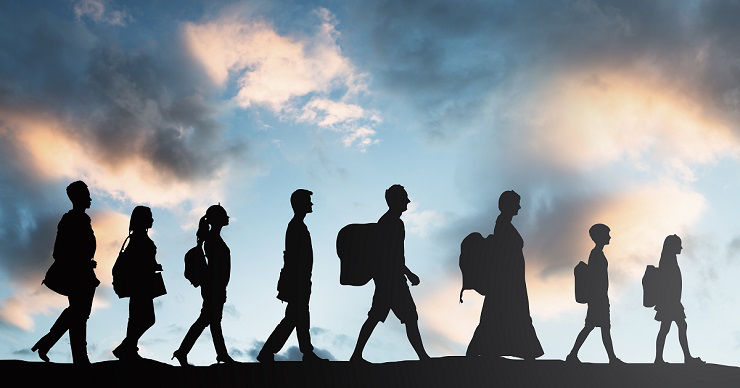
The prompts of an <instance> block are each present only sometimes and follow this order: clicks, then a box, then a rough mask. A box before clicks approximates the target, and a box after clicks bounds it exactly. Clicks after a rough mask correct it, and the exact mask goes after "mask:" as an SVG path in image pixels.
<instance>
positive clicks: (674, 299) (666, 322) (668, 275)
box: [655, 234, 704, 364]
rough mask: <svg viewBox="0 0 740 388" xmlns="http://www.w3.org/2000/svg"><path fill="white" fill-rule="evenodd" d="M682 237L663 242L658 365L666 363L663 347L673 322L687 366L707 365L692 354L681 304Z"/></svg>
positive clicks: (660, 264) (660, 266)
mask: <svg viewBox="0 0 740 388" xmlns="http://www.w3.org/2000/svg"><path fill="white" fill-rule="evenodd" d="M682 249H683V247H682V246H681V238H679V237H678V236H676V235H675V234H672V235H670V236H668V237H666V238H665V240H664V241H663V250H662V251H661V252H660V263H659V264H658V268H659V271H660V272H659V273H660V279H661V285H662V287H661V292H660V297H659V298H658V300H657V303H656V305H655V311H656V313H655V320H656V321H660V330H659V331H658V338H657V339H656V340H655V363H656V364H665V363H666V362H665V361H663V347H664V346H665V337H666V335H668V331H669V330H670V329H671V322H676V326H678V342H679V343H680V344H681V350H683V357H684V362H685V363H686V364H703V363H704V361H702V359H701V358H699V357H692V356H691V352H689V340H688V339H687V338H686V314H685V313H684V309H683V304H681V288H682V284H681V269H680V268H678V259H677V258H676V256H677V255H678V254H679V253H681V250H682Z"/></svg>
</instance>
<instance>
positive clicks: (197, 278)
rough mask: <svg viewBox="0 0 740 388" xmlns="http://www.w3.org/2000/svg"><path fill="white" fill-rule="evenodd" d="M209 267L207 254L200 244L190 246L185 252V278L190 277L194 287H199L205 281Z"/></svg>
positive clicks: (189, 279)
mask: <svg viewBox="0 0 740 388" xmlns="http://www.w3.org/2000/svg"><path fill="white" fill-rule="evenodd" d="M207 269H208V265H207V264H206V255H205V254H204V253H203V248H202V247H201V246H200V245H196V246H194V247H192V248H190V250H189V251H187V253H185V279H188V281H190V283H191V284H192V285H193V287H198V286H200V285H202V284H203V283H204V282H205V278H206V271H207Z"/></svg>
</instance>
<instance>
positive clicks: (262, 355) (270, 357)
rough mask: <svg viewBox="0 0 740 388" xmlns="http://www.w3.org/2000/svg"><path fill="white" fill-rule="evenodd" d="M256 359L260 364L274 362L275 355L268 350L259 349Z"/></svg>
mask: <svg viewBox="0 0 740 388" xmlns="http://www.w3.org/2000/svg"><path fill="white" fill-rule="evenodd" d="M304 357H305V356H304ZM257 361H258V362H259V363H261V364H271V363H273V362H275V355H274V354H272V353H270V352H265V351H260V352H259V353H258V354H257Z"/></svg>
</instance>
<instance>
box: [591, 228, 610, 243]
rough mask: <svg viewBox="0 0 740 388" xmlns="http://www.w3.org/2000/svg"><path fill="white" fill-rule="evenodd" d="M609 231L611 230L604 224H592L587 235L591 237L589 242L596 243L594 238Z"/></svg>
mask: <svg viewBox="0 0 740 388" xmlns="http://www.w3.org/2000/svg"><path fill="white" fill-rule="evenodd" d="M610 230H611V229H609V227H608V226H606V225H604V224H594V225H593V226H591V227H590V228H589V229H588V235H589V236H591V240H593V241H594V242H596V236H598V235H600V234H603V233H608V232H609V231H610Z"/></svg>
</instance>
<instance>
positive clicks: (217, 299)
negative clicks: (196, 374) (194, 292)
mask: <svg viewBox="0 0 740 388" xmlns="http://www.w3.org/2000/svg"><path fill="white" fill-rule="evenodd" d="M228 224H229V216H228V215H227V214H226V210H225V209H224V208H223V207H222V206H221V205H212V206H211V207H209V208H208V210H206V214H205V215H204V216H203V217H201V219H200V221H199V222H198V231H197V232H196V238H197V240H198V245H199V246H201V245H202V246H203V248H204V251H205V254H206V257H207V258H208V266H207V270H206V276H205V279H204V282H203V284H201V286H200V294H201V296H202V297H203V307H202V308H201V310H200V315H199V316H198V319H196V320H195V323H193V325H192V326H191V327H190V330H188V332H187V334H186V335H185V338H183V340H182V343H181V344H180V348H179V349H177V350H175V352H174V353H173V354H172V358H177V361H178V362H179V363H180V365H182V366H185V365H189V364H188V358H187V357H188V352H190V349H192V347H193V345H194V344H195V340H197V339H198V337H199V336H200V334H201V333H202V332H203V330H205V328H206V326H209V327H210V328H211V336H212V337H213V346H214V347H215V348H216V362H219V363H220V362H223V363H234V362H236V361H234V359H232V358H231V356H229V354H228V352H227V351H226V344H225V342H224V335H223V331H222V330H221V318H222V316H223V310H224V304H225V303H226V286H227V285H228V284H229V277H230V273H231V252H230V250H229V247H228V246H227V245H226V243H225V242H224V240H223V239H222V238H221V229H222V228H223V227H224V226H226V225H228Z"/></svg>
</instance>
